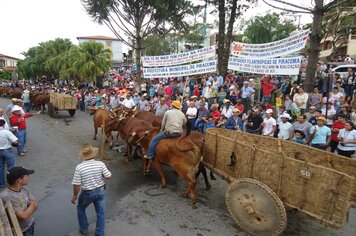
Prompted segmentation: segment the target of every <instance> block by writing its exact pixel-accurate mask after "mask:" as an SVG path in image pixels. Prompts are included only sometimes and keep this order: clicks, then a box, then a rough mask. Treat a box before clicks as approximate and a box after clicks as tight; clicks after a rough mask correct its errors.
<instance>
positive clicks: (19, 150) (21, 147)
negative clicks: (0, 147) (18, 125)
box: [16, 129, 27, 154]
mask: <svg viewBox="0 0 356 236" xmlns="http://www.w3.org/2000/svg"><path fill="white" fill-rule="evenodd" d="M16 136H17V138H18V139H19V143H20V145H19V146H18V147H17V153H18V154H20V153H22V152H23V150H24V149H25V145H26V136H27V132H26V130H25V129H19V130H18V131H17V133H16Z"/></svg>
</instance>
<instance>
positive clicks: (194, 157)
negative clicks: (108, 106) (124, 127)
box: [131, 127, 204, 207]
mask: <svg viewBox="0 0 356 236" xmlns="http://www.w3.org/2000/svg"><path fill="white" fill-rule="evenodd" d="M158 133H159V128H156V127H155V128H152V129H151V130H143V129H136V131H134V132H133V133H132V134H131V136H132V137H133V140H134V141H135V142H136V143H139V144H140V146H141V148H142V149H143V150H142V151H143V153H147V150H148V147H149V145H150V143H151V140H152V138H153V137H154V136H155V135H156V134H158ZM203 146H204V136H203V135H202V134H200V133H198V132H192V134H191V135H189V136H186V137H181V138H178V139H177V138H166V139H163V140H161V141H160V142H159V143H158V145H157V148H156V151H155V158H154V159H153V160H152V164H153V166H154V167H155V168H156V170H157V171H158V173H159V174H160V176H161V186H162V188H165V187H166V185H167V182H166V178H165V176H164V171H163V168H162V166H161V164H164V165H168V166H170V167H171V168H173V169H174V170H175V171H176V172H177V173H178V175H179V176H180V177H181V178H182V179H183V180H184V181H185V182H186V183H187V188H186V190H185V191H184V192H183V193H182V195H183V196H184V197H188V196H190V197H191V199H192V206H193V207H195V203H196V194H195V183H196V179H195V174H196V172H197V170H198V167H199V164H200V161H201V157H202V154H203ZM147 168H148V161H146V162H145V167H144V171H147Z"/></svg>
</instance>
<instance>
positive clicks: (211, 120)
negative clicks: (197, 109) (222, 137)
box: [206, 115, 215, 129]
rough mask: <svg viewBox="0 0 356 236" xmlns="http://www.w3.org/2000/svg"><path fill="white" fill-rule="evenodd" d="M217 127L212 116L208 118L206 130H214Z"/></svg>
mask: <svg viewBox="0 0 356 236" xmlns="http://www.w3.org/2000/svg"><path fill="white" fill-rule="evenodd" d="M214 127H215V120H214V118H213V116H212V115H210V116H208V122H207V123H206V128H207V129H208V128H214Z"/></svg>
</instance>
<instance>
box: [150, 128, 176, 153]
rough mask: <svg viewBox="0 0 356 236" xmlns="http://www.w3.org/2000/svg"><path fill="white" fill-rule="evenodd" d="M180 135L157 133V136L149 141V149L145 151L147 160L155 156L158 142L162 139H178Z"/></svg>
mask: <svg viewBox="0 0 356 236" xmlns="http://www.w3.org/2000/svg"><path fill="white" fill-rule="evenodd" d="M180 135H181V134H180V133H173V134H166V133H159V134H157V135H156V136H154V137H153V139H152V140H151V144H150V147H149V148H148V150H147V157H148V158H149V159H153V157H154V156H155V151H156V147H157V144H158V142H159V141H161V140H162V139H165V138H173V137H179V136H180Z"/></svg>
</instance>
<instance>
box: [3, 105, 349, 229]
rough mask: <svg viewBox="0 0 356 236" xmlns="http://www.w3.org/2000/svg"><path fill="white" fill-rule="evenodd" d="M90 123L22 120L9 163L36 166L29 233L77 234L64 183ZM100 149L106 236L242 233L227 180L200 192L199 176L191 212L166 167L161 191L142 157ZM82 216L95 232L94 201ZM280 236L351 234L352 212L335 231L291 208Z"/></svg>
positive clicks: (82, 119)
mask: <svg viewBox="0 0 356 236" xmlns="http://www.w3.org/2000/svg"><path fill="white" fill-rule="evenodd" d="M9 103H10V100H9V99H4V98H1V99H0V106H1V107H3V108H6V106H7V105H8V104H9ZM92 123H93V122H92V116H90V115H89V114H88V113H86V112H80V111H78V110H77V112H76V114H75V116H74V117H73V118H71V117H70V116H69V114H68V112H67V111H60V112H59V114H58V115H57V117H56V118H50V117H49V116H48V114H47V113H46V112H45V114H41V115H37V116H34V117H31V118H29V119H28V120H27V130H28V137H27V140H28V142H27V149H28V150H29V153H28V154H27V155H26V156H25V157H18V156H16V164H17V165H21V166H24V167H25V168H30V169H35V171H36V172H35V174H33V175H31V178H30V183H29V189H30V191H31V192H32V193H33V195H34V196H35V197H36V199H37V200H38V202H39V209H38V211H37V212H36V214H35V218H36V220H35V221H36V226H35V235H36V236H52V235H53V236H57V235H58V236H63V235H71V236H78V235H79V232H78V223H77V219H76V208H75V206H74V205H72V204H71V203H70V199H71V196H72V185H71V180H72V177H73V172H74V169H75V166H76V165H77V164H78V163H80V160H79V150H80V147H81V146H82V145H83V144H84V143H90V144H92V145H94V146H99V143H100V136H101V135H98V140H93V133H94V130H93V124H92ZM99 134H100V132H99ZM121 144H122V142H121ZM106 147H107V148H106V158H107V160H106V161H105V163H106V164H107V166H108V168H109V170H110V171H111V172H112V174H113V178H112V180H109V181H107V196H106V200H107V201H106V210H107V217H106V218H107V226H106V235H108V236H117V235H123V236H131V235H132V236H140V235H142V236H143V235H145V236H161V235H162V236H185V235H186V236H188V235H189V236H190V235H194V236H195V235H196V236H213V235H214V236H215V235H226V236H236V235H238V236H243V235H247V234H246V233H244V232H242V231H241V229H239V228H238V227H237V225H236V224H235V223H234V221H233V220H232V218H230V216H229V213H228V212H227V209H226V206H225V190H226V189H227V187H228V184H227V183H226V182H225V181H223V180H222V179H220V178H219V177H217V180H216V181H211V185H212V189H211V190H209V191H206V190H205V185H204V181H203V178H202V177H200V178H199V179H198V183H197V195H198V203H197V206H198V209H192V208H191V202H190V200H189V199H185V198H182V197H180V192H182V191H183V189H184V188H185V184H184V182H183V181H182V180H181V179H180V178H179V177H178V176H177V175H176V174H175V173H174V172H173V171H172V170H171V169H170V168H166V169H165V170H166V176H167V183H168V185H167V189H161V188H160V186H159V176H158V174H157V173H156V171H155V170H153V171H152V174H151V175H149V176H143V174H142V161H141V160H139V159H136V160H134V161H132V162H128V161H127V160H126V158H125V157H123V155H122V154H121V153H119V152H118V151H115V150H110V149H109V148H108V145H106ZM88 216H89V220H90V223H91V226H90V229H91V234H90V235H94V234H93V231H94V228H95V212H94V208H93V206H91V207H89V208H88ZM284 235H313V236H314V235H317V236H325V235H327V236H328V235H329V236H331V235H343V236H349V235H356V210H355V209H351V211H350V216H349V222H348V223H347V224H345V225H344V226H343V228H341V229H331V228H328V227H326V226H323V225H321V224H319V222H318V221H316V220H313V219H311V218H310V217H308V216H306V215H304V214H302V213H298V212H297V213H295V212H290V213H288V226H287V229H286V231H285V233H284Z"/></svg>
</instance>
